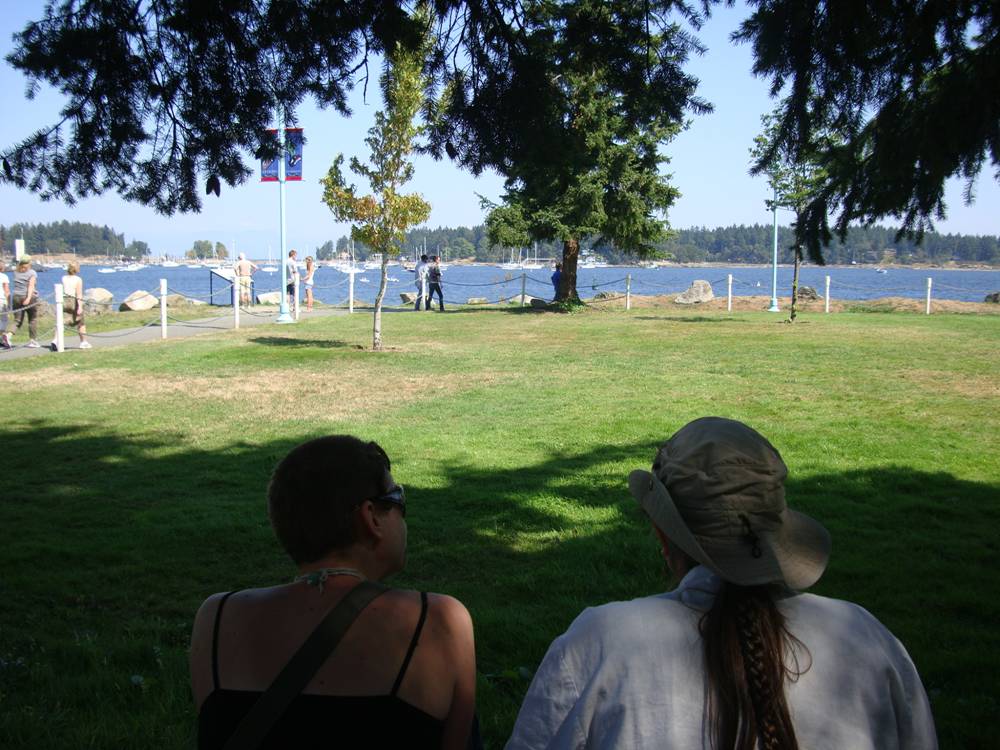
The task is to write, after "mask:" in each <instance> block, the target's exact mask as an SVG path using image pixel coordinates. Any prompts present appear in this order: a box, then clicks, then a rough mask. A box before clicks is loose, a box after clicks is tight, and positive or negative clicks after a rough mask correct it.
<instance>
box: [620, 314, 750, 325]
mask: <svg viewBox="0 0 1000 750" xmlns="http://www.w3.org/2000/svg"><path fill="white" fill-rule="evenodd" d="M632 317H633V319H634V320H655V321H659V322H661V323H746V322H747V321H746V320H743V319H742V318H731V317H728V316H726V315H723V316H719V317H715V318H710V317H708V316H707V315H686V316H684V317H677V316H676V315H664V316H663V317H655V316H652V315H634V316H632Z"/></svg>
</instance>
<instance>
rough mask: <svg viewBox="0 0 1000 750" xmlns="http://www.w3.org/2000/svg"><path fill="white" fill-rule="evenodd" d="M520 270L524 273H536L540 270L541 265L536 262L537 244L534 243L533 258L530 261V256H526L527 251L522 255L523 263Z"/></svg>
mask: <svg viewBox="0 0 1000 750" xmlns="http://www.w3.org/2000/svg"><path fill="white" fill-rule="evenodd" d="M521 268H523V269H524V270H525V271H537V270H538V269H539V268H542V264H541V263H539V262H538V243H537V242H536V243H535V257H534V260H532V258H531V256H529V255H528V253H527V251H525V253H524V261H523V262H522V263H521Z"/></svg>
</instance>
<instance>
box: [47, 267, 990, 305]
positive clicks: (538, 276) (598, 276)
mask: <svg viewBox="0 0 1000 750" xmlns="http://www.w3.org/2000/svg"><path fill="white" fill-rule="evenodd" d="M99 268H100V266H84V267H83V268H82V269H81V271H80V275H81V276H82V277H83V281H84V287H85V288H91V287H103V288H105V289H107V290H108V291H109V292H111V293H112V294H113V295H114V297H115V300H116V301H117V302H120V301H121V300H123V299H125V297H127V296H128V295H129V294H131V293H132V292H135V291H137V290H144V291H147V292H150V293H152V294H157V295H158V294H159V290H160V279H166V281H167V288H168V291H169V292H170V293H177V294H183V295H185V296H189V297H197V298H200V299H203V300H205V301H211V302H213V303H215V304H220V305H222V304H226V305H228V304H231V297H230V294H231V292H230V290H229V282H228V281H226V280H225V279H224V278H222V277H220V276H218V275H216V274H213V273H212V272H211V271H210V270H208V269H206V268H187V267H181V268H161V267H159V266H145V267H143V268H142V269H141V270H138V271H120V270H119V271H116V272H115V273H100V272H99V270H98V269H99ZM36 269H37V270H39V271H41V270H42V269H40V268H37V267H36ZM551 273H552V272H551V269H548V268H545V269H540V270H533V271H520V270H517V271H509V270H504V269H501V268H499V267H497V266H489V265H474V266H465V265H454V266H449V267H447V268H446V269H444V271H443V273H442V286H443V288H444V294H445V302H446V303H447V302H449V301H450V302H453V303H464V302H466V300H468V299H469V298H470V297H479V298H484V299H486V300H488V301H490V302H493V301H496V300H498V299H501V298H510V297H514V296H516V295H518V294H520V293H521V285H522V275H523V276H524V282H523V283H524V289H525V291H526V293H527V294H529V295H531V296H533V297H542V298H545V299H551V297H552V285H551V283H550V281H549V277H550V276H551ZM727 274H732V275H733V294H734V296H751V295H770V293H771V269H770V268H769V267H761V266H753V267H751V266H732V267H698V268H687V267H679V266H671V267H664V268H636V267H620V266H616V267H609V268H595V269H580V270H579V271H578V274H577V291H578V292H579V294H580V296H581V297H583V298H584V299H586V298H588V297H593V296H594V295H596V294H597V293H599V292H617V293H624V291H625V286H626V277H627V276H628V277H630V280H631V289H632V293H633V294H641V295H656V294H677V293H680V292H682V291H684V290H685V289H687V288H688V287H689V286H690V285H691V282H692V281H694V280H696V279H703V280H705V281H708V282H709V283H711V285H712V288H713V290H714V291H715V294H716V296H725V295H726V277H727ZM827 275H829V276H830V296H831V297H832V298H834V299H852V300H864V299H875V298H879V297H909V298H913V299H923V298H924V297H925V295H926V293H927V278H928V277H931V278H932V279H933V282H932V297H933V298H934V299H948V300H963V301H967V302H982V301H983V297H984V296H986V295H987V294H989V293H991V292H996V291H1000V270H995V271H955V270H944V269H919V270H917V269H908V268H892V269H888V270H887V272H886V273H878V272H877V271H876V270H875V269H874V268H872V267H862V266H858V267H853V266H852V267H847V268H844V267H836V268H833V267H830V268H824V267H818V266H808V265H807V266H804V267H803V268H802V269H801V270H800V274H799V279H800V284H804V285H807V286H811V287H813V288H814V289H815V290H816V291H817V292H818V293H819V294H820V295H821V296H822V295H823V290H824V277H825V276H827ZM61 276H62V272H61V271H59V270H58V269H46V270H45V272H43V273H39V277H38V281H39V289H40V290H41V292H42V293H43V294H46V295H48V294H51V293H52V285H54V284H56V283H58V282H59V280H60V278H61ZM389 279H390V281H389V287H388V290H387V297H386V304H388V305H398V304H399V303H400V298H399V293H400V292H411V291H413V290H414V277H413V273H412V272H411V271H406V270H405V269H404V268H403V267H402V266H390V267H389ZM280 282H281V275H280V273H270V274H269V273H263V272H258V273H257V274H256V275H255V276H254V287H255V291H256V292H257V293H261V292H269V291H277V290H278V288H279V285H280ZM348 283H349V282H348V275H347V274H344V273H342V272H340V271H338V270H336V269H333V268H327V267H320V268H318V269H317V271H316V276H315V287H314V295H315V297H316V299H317V300H319V301H321V302H325V303H333V304H336V303H341V302H345V301H346V300H347V298H348ZM378 283H379V271H378V270H375V271H365V272H362V273H360V274H357V275H356V276H355V285H354V298H355V300H356V301H358V302H373V301H374V299H375V295H376V293H377V292H378ZM791 284H792V268H791V266H779V268H778V296H779V297H781V296H787V295H788V294H790V292H791Z"/></svg>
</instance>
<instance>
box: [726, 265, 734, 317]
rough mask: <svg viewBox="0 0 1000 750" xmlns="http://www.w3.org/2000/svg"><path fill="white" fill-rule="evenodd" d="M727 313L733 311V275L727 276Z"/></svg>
mask: <svg viewBox="0 0 1000 750" xmlns="http://www.w3.org/2000/svg"><path fill="white" fill-rule="evenodd" d="M726 311H727V312H732V311H733V275H732V274H731V273H730V274H727V275H726Z"/></svg>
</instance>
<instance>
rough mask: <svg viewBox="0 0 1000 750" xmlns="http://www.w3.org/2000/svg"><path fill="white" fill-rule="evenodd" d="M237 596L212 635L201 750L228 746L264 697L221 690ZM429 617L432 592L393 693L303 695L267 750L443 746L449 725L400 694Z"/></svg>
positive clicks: (201, 720)
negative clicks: (226, 624) (222, 640)
mask: <svg viewBox="0 0 1000 750" xmlns="http://www.w3.org/2000/svg"><path fill="white" fill-rule="evenodd" d="M231 595H232V592H230V593H228V594H226V595H225V596H224V597H223V599H222V601H221V602H219V609H218V611H217V612H216V614H215V628H214V632H213V636H212V683H213V685H212V692H211V693H210V694H209V696H208V697H207V698H206V699H205V702H204V703H202V705H201V711H200V712H199V714H198V747H199V749H200V750H209V749H212V750H214V749H215V748H222V747H223V746H224V745H225V744H226V741H227V740H228V739H229V736H230V735H231V734H232V733H233V732H234V731H236V727H237V726H239V723H240V721H242V720H243V717H244V716H245V715H246V714H247V713H248V712H249V711H250V709H251V708H252V707H253V705H254V704H255V703H256V702H257V699H258V698H260V696H261V692H260V691H256V690H227V689H225V688H222V687H220V686H219V662H218V651H219V622H220V619H221V617H222V608H223V606H225V603H226V599H228V598H229V597H230V596H231ZM426 618H427V594H426V592H421V593H420V619H419V620H418V621H417V627H416V629H415V630H414V631H413V638H412V639H411V640H410V647H409V648H408V649H407V651H406V657H405V658H404V659H403V664H402V665H401V666H400V669H399V674H397V675H396V680H395V682H394V683H393V685H392V690H391V691H390V692H389V693H388V694H387V695H362V696H343V695H309V694H303V695H299V696H298V697H296V698H295V700H293V701H292V703H291V705H290V706H289V707H288V709H287V710H286V711H285V713H284V714H283V715H282V717H281V718H280V719H278V721H277V722H276V723H275V724H274V726H273V727H272V728H271V731H270V732H268V735H267V737H266V738H265V739H264V742H262V743H261V745H260V747H261V748H275V749H277V748H282V749H285V748H296V749H299V748H332V747H344V748H348V747H366V748H382V747H386V748H387V747H393V748H401V747H418V748H422V747H427V748H430V747H434V748H439V747H441V735H442V731H443V729H444V722H443V721H441V720H439V719H436V718H434V717H433V716H431V715H430V714H428V713H425V712H424V711H421V710H420V709H419V708H416V707H415V706H411V705H410V704H409V703H407V702H406V701H404V700H402V699H401V698H400V697H399V696H398V695H397V694H396V693H397V691H398V690H399V686H400V685H401V684H402V682H403V677H404V676H405V675H406V669H407V667H409V665H410V659H411V658H412V657H413V652H414V650H415V649H416V648H417V641H418V640H419V639H420V631H421V630H423V627H424V620H425V619H426Z"/></svg>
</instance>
